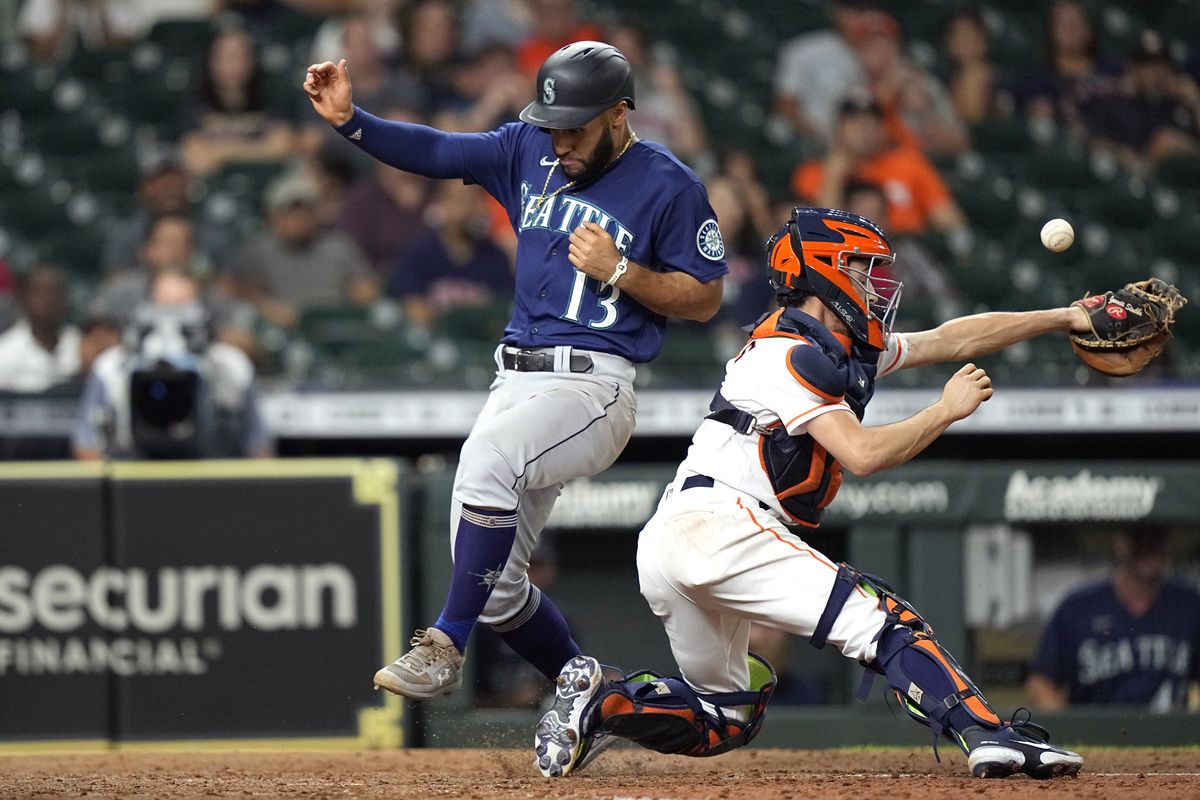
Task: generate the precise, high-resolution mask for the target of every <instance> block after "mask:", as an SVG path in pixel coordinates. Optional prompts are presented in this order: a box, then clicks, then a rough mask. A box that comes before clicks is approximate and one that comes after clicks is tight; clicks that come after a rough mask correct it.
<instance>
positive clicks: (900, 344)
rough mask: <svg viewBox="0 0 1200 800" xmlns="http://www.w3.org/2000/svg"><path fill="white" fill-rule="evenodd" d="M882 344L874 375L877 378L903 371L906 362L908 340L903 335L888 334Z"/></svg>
mask: <svg viewBox="0 0 1200 800" xmlns="http://www.w3.org/2000/svg"><path fill="white" fill-rule="evenodd" d="M884 344H885V346H884V348H883V352H882V353H880V354H879V370H878V372H876V373H875V377H877V378H882V377H883V376H884V375H887V374H888V373H889V372H895V371H896V370H898V369H903V368H904V364H905V363H906V362H907V361H908V339H907V338H905V336H904V334H903V333H893V334H890V335H889V336H888V337H887V340H886V342H885V343H884Z"/></svg>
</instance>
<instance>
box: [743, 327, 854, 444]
mask: <svg viewBox="0 0 1200 800" xmlns="http://www.w3.org/2000/svg"><path fill="white" fill-rule="evenodd" d="M779 357H782V358H783V359H784V365H783V366H784V369H780V368H779V367H780V365H779V362H778V361H775V359H776V358H779ZM771 360H772V361H773V362H774V363H769V364H768V365H767V366H768V368H769V369H770V370H771V374H772V375H775V376H777V379H776V380H775V381H773V382H772V387H771V391H769V392H768V396H767V397H766V398H764V399H765V400H766V402H767V403H768V405H769V406H770V408H771V409H772V411H774V412H775V414H776V415H777V416H778V417H779V421H780V423H782V424H783V426H784V427H785V428H786V429H787V432H788V433H790V434H793V435H796V434H799V433H802V432H803V430H804V426H805V425H807V424H808V423H810V422H812V421H813V420H814V419H816V418H817V417H819V416H821V415H822V414H828V413H829V412H831V411H843V410H844V411H847V412H849V411H850V406H849V405H848V404H847V403H846V401H845V399H844V397H843V395H844V389H845V376H844V375H842V374H841V372H840V370H838V368H837V366H836V365H835V364H834V363H833V362H832V361H830V360H829V357H828V356H826V355H825V354H824V353H822V352H821V351H820V349H819V348H816V347H813V346H812V345H808V344H798V345H795V346H792V347H789V348H787V350H786V351H785V352H784V353H783V354H781V356H778V355H775V354H772V355H771Z"/></svg>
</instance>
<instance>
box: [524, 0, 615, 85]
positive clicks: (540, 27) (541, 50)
mask: <svg viewBox="0 0 1200 800" xmlns="http://www.w3.org/2000/svg"><path fill="white" fill-rule="evenodd" d="M531 5H532V7H533V30H532V31H531V32H530V34H529V35H528V36H526V37H525V39H524V41H522V42H521V44H520V45H518V46H517V64H518V66H519V67H520V68H521V71H522V72H524V73H525V74H526V75H536V74H537V71H538V68H539V67H541V66H542V62H543V61H545V60H546V59H547V58H549V57H550V54H551V53H553V52H554V51H555V50H557V49H559V48H560V47H562V46H563V45H567V44H570V43H571V42H578V41H589V40H590V41H606V40H605V39H604V31H603V29H601V28H600V26H599V25H594V24H592V23H590V22H585V21H584V20H582V19H580V17H579V10H578V8H577V7H576V4H575V0H531Z"/></svg>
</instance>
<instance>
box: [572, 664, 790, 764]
mask: <svg viewBox="0 0 1200 800" xmlns="http://www.w3.org/2000/svg"><path fill="white" fill-rule="evenodd" d="M747 661H748V662H749V666H750V689H749V690H748V691H745V692H726V693H722V694H700V693H698V692H696V691H695V690H693V689H692V688H691V687H690V686H688V685H687V683H685V682H684V681H683V680H681V679H679V678H664V677H661V676H659V675H656V674H654V673H653V672H639V673H635V674H633V675H630V676H628V677H627V678H625V679H624V680H620V681H613V682H611V683H609V684H608V685H607V686H606V687H605V688H604V690H603V691H602V692H601V693H600V694H599V695H598V696H597V697H596V700H595V704H594V706H593V711H592V712H591V713H593V714H595V715H596V717H595V719H594V720H592V723H591V726H590V727H591V730H592V732H594V733H605V734H611V735H614V736H620V737H622V738H624V739H629V740H631V741H634V742H637V743H638V744H640V745H641V746H642V747H645V748H647V749H650V750H655V751H657V752H659V753H671V754H675V755H685V756H715V755H720V754H721V753H725V752H728V751H730V750H732V749H734V748H736V747H741V746H742V745H744V744H747V743H749V742H750V740H751V739H753V738H754V737H755V736H756V735H757V734H758V731H759V728H761V727H762V722H763V715H764V713H765V712H766V706H767V701H768V700H769V699H770V697H771V692H772V691H773V690H774V689H775V670H774V669H772V668H771V665H770V664H768V663H767V662H766V660H765V659H763V658H761V657H760V656H758V655H756V654H754V653H749V654H748V655H747Z"/></svg>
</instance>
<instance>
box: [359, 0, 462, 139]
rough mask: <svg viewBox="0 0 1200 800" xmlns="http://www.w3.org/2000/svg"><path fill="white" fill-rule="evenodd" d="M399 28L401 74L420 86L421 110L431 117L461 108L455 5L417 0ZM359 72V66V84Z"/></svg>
mask: <svg viewBox="0 0 1200 800" xmlns="http://www.w3.org/2000/svg"><path fill="white" fill-rule="evenodd" d="M400 31H401V36H402V39H403V41H404V46H403V48H402V49H401V57H402V58H401V67H400V76H401V78H402V79H403V80H405V81H407V82H409V83H410V84H411V85H413V86H416V87H417V88H418V89H419V91H420V106H419V110H420V112H421V114H422V115H423V116H426V117H429V116H432V115H434V114H436V113H438V112H440V111H443V110H446V109H450V110H457V109H458V108H460V107H461V106H462V99H461V98H460V97H459V96H458V92H457V90H456V89H455V88H454V71H455V69H456V68H457V66H458V57H459V53H458V11H457V9H456V8H455V6H454V5H453V4H452V3H450V2H448V0H416V2H415V3H413V4H412V5H410V6H408V7H407V8H405V9H404V10H403V12H401V19H400ZM357 76H358V72H357V67H356V72H355V78H354V81H355V86H356V87H357V84H358V77H357ZM356 102H357V101H356Z"/></svg>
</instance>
